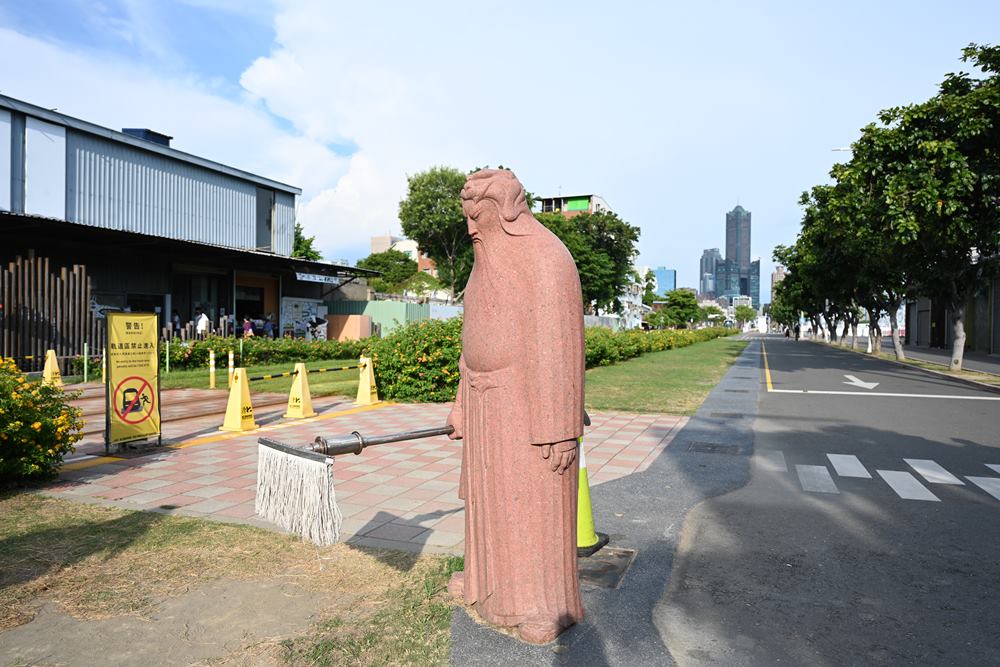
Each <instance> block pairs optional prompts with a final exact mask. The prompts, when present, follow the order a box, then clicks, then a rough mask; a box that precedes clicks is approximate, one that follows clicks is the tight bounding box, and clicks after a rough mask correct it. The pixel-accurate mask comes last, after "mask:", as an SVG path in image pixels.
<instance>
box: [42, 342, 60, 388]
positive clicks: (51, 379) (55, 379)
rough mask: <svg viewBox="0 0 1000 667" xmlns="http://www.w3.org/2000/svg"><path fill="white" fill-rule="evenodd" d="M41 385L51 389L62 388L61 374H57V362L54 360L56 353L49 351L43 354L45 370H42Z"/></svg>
mask: <svg viewBox="0 0 1000 667" xmlns="http://www.w3.org/2000/svg"><path fill="white" fill-rule="evenodd" d="M42 384H43V385H51V386H53V387H61V386H62V373H60V372H59V360H58V359H56V351H55V350H49V351H48V352H46V353H45V368H43V369H42Z"/></svg>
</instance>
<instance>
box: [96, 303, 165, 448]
mask: <svg viewBox="0 0 1000 667" xmlns="http://www.w3.org/2000/svg"><path fill="white" fill-rule="evenodd" d="M107 318H108V350H107V374H106V385H105V395H106V397H107V410H106V414H107V417H106V420H105V431H104V442H105V446H106V447H110V446H111V445H120V444H123V443H126V442H132V441H134V440H145V439H148V438H152V437H156V438H157V439H160V437H161V434H160V363H159V336H158V331H157V326H158V325H157V318H156V314H155V313H108V314H107Z"/></svg>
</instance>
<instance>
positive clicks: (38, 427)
mask: <svg viewBox="0 0 1000 667" xmlns="http://www.w3.org/2000/svg"><path fill="white" fill-rule="evenodd" d="M31 428H33V429H35V430H36V431H41V430H42V422H35V423H34V424H32V425H31Z"/></svg>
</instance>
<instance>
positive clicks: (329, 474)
mask: <svg viewBox="0 0 1000 667" xmlns="http://www.w3.org/2000/svg"><path fill="white" fill-rule="evenodd" d="M454 430H455V429H454V428H453V427H451V426H443V427H441V428H425V429H421V430H417V431H403V432H401V433H392V434H389V435H379V436H374V437H370V438H368V437H365V436H363V435H361V434H360V433H358V432H357V431H354V432H353V433H351V434H350V435H347V436H343V437H340V438H332V439H330V440H327V439H325V438H321V437H318V436H317V438H316V440H315V441H314V442H313V443H312V444H310V445H309V446H308V447H306V448H301V447H291V446H289V445H286V444H284V443H281V442H278V441H277V440H271V439H270V438H260V439H259V440H258V441H257V500H256V503H255V505H256V510H257V514H258V515H260V516H261V517H263V518H264V519H267V520H268V521H271V522H272V523H275V524H277V525H279V526H281V527H282V528H283V529H285V530H287V531H288V532H290V533H294V534H296V535H299V536H300V537H302V538H303V539H306V540H309V541H310V542H313V543H315V544H318V545H319V546H327V545H330V544H335V543H336V542H337V541H338V540H339V539H340V524H341V521H342V520H343V517H342V516H341V514H340V509H339V508H338V507H337V496H336V494H335V493H334V491H333V457H334V456H337V455H340V454H360V453H361V451H362V450H363V449H364V448H365V447H370V446H372V445H383V444H386V443H390V442H402V441H404V440H416V439H418V438H430V437H433V436H436V435H448V434H450V433H453V432H454Z"/></svg>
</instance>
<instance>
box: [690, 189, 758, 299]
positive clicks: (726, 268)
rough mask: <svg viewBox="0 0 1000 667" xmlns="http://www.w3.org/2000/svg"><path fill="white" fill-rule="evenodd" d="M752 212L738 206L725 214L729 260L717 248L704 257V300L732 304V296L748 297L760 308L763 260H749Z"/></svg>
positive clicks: (702, 269)
mask: <svg viewBox="0 0 1000 667" xmlns="http://www.w3.org/2000/svg"><path fill="white" fill-rule="evenodd" d="M750 217H751V215H750V211H748V210H746V209H745V208H743V207H742V206H736V208H734V209H733V210H732V211H729V212H728V213H726V257H725V259H723V258H722V257H721V256H720V255H719V250H718V248H710V249H708V250H705V251H704V252H703V253H702V255H701V265H700V284H699V287H700V292H701V295H702V297H703V298H712V297H715V298H717V299H720V301H721V299H722V298H723V297H724V298H725V299H726V303H730V302H731V300H732V298H733V297H736V296H749V297H751V300H752V302H753V307H754V308H759V307H760V259H756V260H754V261H751V260H750V237H751V235H750Z"/></svg>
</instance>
